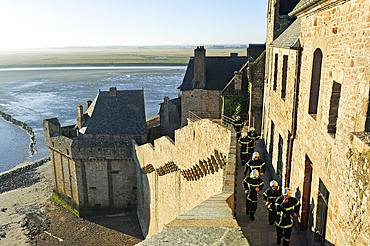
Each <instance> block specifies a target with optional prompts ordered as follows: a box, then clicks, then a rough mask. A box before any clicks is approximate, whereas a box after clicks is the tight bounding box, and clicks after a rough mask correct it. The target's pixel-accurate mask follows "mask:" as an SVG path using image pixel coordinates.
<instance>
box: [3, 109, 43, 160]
mask: <svg viewBox="0 0 370 246" xmlns="http://www.w3.org/2000/svg"><path fill="white" fill-rule="evenodd" d="M0 117H1V118H3V119H4V120H5V121H8V122H10V123H12V124H13V125H16V126H19V127H20V128H22V129H23V130H25V131H26V132H27V133H28V134H29V135H30V136H31V143H30V149H31V154H32V155H33V154H34V153H35V151H34V150H33V148H34V147H35V145H36V135H35V133H34V132H33V129H32V128H31V127H30V126H29V125H27V124H26V123H24V122H22V121H19V120H16V119H14V118H13V117H12V116H11V115H10V114H7V113H4V112H2V111H0Z"/></svg>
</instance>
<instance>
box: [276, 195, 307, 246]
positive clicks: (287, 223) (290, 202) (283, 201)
mask: <svg viewBox="0 0 370 246" xmlns="http://www.w3.org/2000/svg"><path fill="white" fill-rule="evenodd" d="M282 193H283V196H281V197H279V198H278V199H277V200H276V201H275V205H276V218H275V221H276V222H275V224H276V235H277V240H276V243H277V244H278V245H280V243H281V239H282V238H283V239H284V240H283V246H288V245H289V242H290V234H291V233H292V227H293V218H294V217H295V216H297V214H298V213H299V208H300V206H301V205H300V203H299V201H298V200H297V199H296V198H295V197H291V190H290V189H289V188H284V189H283V192H282Z"/></svg>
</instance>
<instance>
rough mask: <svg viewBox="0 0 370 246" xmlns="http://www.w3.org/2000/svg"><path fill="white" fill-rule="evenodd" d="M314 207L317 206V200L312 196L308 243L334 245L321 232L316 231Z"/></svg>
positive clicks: (321, 245)
mask: <svg viewBox="0 0 370 246" xmlns="http://www.w3.org/2000/svg"><path fill="white" fill-rule="evenodd" d="M314 207H315V201H314V199H313V198H311V204H310V212H309V222H308V228H309V229H308V230H307V238H308V245H314V246H334V244H333V243H331V242H329V241H328V240H326V239H325V238H323V237H322V236H321V235H320V234H319V233H317V232H315V231H314V230H315V228H314V223H315V221H314V214H313V211H314Z"/></svg>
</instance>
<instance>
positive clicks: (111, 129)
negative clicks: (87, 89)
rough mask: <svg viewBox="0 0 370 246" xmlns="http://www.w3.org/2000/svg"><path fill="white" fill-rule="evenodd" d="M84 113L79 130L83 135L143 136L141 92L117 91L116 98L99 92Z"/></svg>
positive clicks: (143, 116) (143, 121) (143, 113)
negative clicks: (82, 122) (83, 119)
mask: <svg viewBox="0 0 370 246" xmlns="http://www.w3.org/2000/svg"><path fill="white" fill-rule="evenodd" d="M86 112H87V114H86V115H85V116H86V118H85V122H84V124H83V126H82V129H81V130H82V132H83V133H84V134H113V135H142V134H145V106H144V92H143V91H142V90H122V91H119V90H117V92H116V96H111V95H110V93H109V91H100V92H99V93H98V95H97V96H96V98H95V99H94V102H93V103H92V104H91V106H90V107H89V109H88V110H87V111H86ZM81 130H80V132H81Z"/></svg>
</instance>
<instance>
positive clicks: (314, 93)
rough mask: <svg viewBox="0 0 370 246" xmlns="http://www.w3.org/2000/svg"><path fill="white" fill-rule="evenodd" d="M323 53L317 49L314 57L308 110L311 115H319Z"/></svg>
mask: <svg viewBox="0 0 370 246" xmlns="http://www.w3.org/2000/svg"><path fill="white" fill-rule="evenodd" d="M321 65H322V52H321V49H316V50H315V53H314V55H313V65H312V77H311V90H310V104H309V108H308V113H309V114H315V115H316V114H317V105H318V102H319V91H320V78H321Z"/></svg>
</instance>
